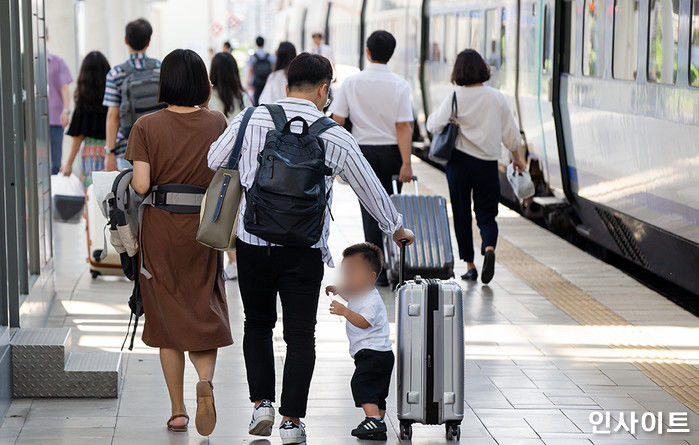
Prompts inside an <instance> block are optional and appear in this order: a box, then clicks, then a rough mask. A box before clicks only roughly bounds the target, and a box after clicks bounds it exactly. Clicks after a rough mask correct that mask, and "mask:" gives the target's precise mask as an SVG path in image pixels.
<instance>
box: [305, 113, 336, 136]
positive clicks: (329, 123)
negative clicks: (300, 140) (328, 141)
mask: <svg viewBox="0 0 699 445" xmlns="http://www.w3.org/2000/svg"><path fill="white" fill-rule="evenodd" d="M336 125H339V124H338V123H337V122H335V121H334V120H332V119H330V118H329V117H327V116H323V117H321V118H319V119H318V120H317V121H315V122H313V124H311V126H310V127H308V132H309V133H310V134H312V135H314V136H320V134H321V133H323V132H324V131H325V130H328V129H329V128H332V127H334V126H336Z"/></svg>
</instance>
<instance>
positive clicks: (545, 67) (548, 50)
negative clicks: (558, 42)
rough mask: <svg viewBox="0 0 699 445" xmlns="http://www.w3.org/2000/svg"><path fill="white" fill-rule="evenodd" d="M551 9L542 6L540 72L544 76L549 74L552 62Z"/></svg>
mask: <svg viewBox="0 0 699 445" xmlns="http://www.w3.org/2000/svg"><path fill="white" fill-rule="evenodd" d="M551 37H552V35H551V8H550V7H549V5H548V4H546V5H544V33H543V42H542V47H543V48H542V49H543V51H542V55H541V64H542V71H543V72H544V74H546V73H550V72H551V64H552V63H553V60H552V59H551V54H552V53H553V48H552V47H551V46H552V45H553V39H552V38H551Z"/></svg>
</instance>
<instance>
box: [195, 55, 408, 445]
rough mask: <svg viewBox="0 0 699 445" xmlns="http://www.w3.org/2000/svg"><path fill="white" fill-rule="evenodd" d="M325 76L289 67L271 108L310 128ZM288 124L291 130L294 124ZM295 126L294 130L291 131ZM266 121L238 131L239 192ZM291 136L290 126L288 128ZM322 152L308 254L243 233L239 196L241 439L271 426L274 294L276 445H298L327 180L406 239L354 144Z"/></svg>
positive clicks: (299, 60)
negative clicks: (315, 228)
mask: <svg viewBox="0 0 699 445" xmlns="http://www.w3.org/2000/svg"><path fill="white" fill-rule="evenodd" d="M331 81H332V68H331V66H330V63H329V61H328V60H327V59H325V58H324V57H321V56H318V55H314V54H308V53H303V54H301V55H299V56H297V57H296V58H295V59H294V60H293V61H292V62H291V65H289V69H288V86H287V95H288V97H287V98H286V99H282V100H280V101H278V102H277V104H278V105H280V106H281V107H282V108H283V109H284V112H285V114H286V118H287V119H292V118H297V117H301V118H302V119H303V120H305V121H306V122H307V123H308V124H312V123H313V122H315V121H316V120H318V119H319V118H322V117H324V116H325V115H324V114H323V113H322V112H321V111H320V110H322V109H323V108H324V107H325V105H326V103H327V102H328V94H329V91H330V90H329V88H330V83H331ZM243 116H244V113H240V114H239V115H238V116H237V117H236V118H235V119H234V120H233V122H232V123H231V124H230V125H229V126H228V128H227V129H226V131H225V132H224V133H223V134H222V135H221V136H220V137H219V138H218V140H217V141H216V142H214V143H213V144H211V148H210V149H209V154H208V164H209V167H210V168H211V169H213V170H216V169H218V168H220V167H221V166H223V165H226V164H227V162H228V158H229V157H230V154H231V151H232V149H233V144H234V141H235V139H236V136H237V134H238V131H239V129H240V125H241V121H242V118H243ZM297 123H298V122H295V123H294V124H297ZM299 126H300V125H299ZM274 128H275V125H274V121H273V119H272V116H271V115H270V113H269V111H268V110H267V109H266V108H265V107H259V108H257V109H256V110H255V111H254V113H253V114H252V116H251V118H250V121H249V123H248V126H247V128H246V130H245V135H244V140H243V145H242V148H241V151H240V158H239V159H240V161H239V165H238V169H239V171H240V182H241V184H242V185H243V187H245V188H246V189H249V188H250V187H251V186H252V185H253V181H254V178H255V174H256V172H257V168H258V160H257V156H258V155H259V153H260V152H261V151H262V148H263V146H264V144H265V137H266V135H267V132H268V131H270V130H272V129H274ZM293 129H294V131H297V130H296V126H294V127H293ZM319 137H320V139H322V141H323V144H324V147H325V165H326V166H327V167H328V168H329V169H330V170H331V171H332V174H330V175H328V176H327V177H326V190H327V193H328V205H327V207H326V209H325V217H324V226H323V234H322V237H321V239H320V241H318V243H316V244H315V245H314V246H312V247H286V246H279V245H275V244H270V243H268V242H267V241H265V240H263V239H261V238H258V237H257V236H255V235H252V234H250V233H249V232H247V231H246V229H245V221H244V218H243V217H242V215H244V214H245V208H246V197H245V195H243V198H242V201H241V204H240V210H239V218H238V225H237V232H236V234H237V236H238V240H237V242H236V247H237V253H238V284H239V287H240V296H241V298H242V301H243V309H244V312H245V324H244V337H243V355H244V357H245V367H246V369H247V378H248V386H249V391H250V401H251V402H253V403H254V404H255V408H254V409H253V415H252V421H251V422H250V426H249V432H250V434H253V435H262V436H269V435H270V434H271V431H272V426H273V424H274V408H273V406H272V403H273V402H274V401H275V376H274V363H275V360H274V347H273V342H272V329H273V328H274V325H275V322H276V320H277V303H276V301H277V294H279V299H280V300H281V306H282V313H283V315H284V317H283V322H284V341H285V342H286V344H287V350H286V359H285V360H284V377H283V382H282V395H281V406H280V408H279V413H280V414H281V415H282V416H283V419H282V424H281V426H280V428H279V433H280V435H281V438H282V443H283V444H292V443H305V441H306V433H305V430H304V426H303V424H302V423H301V421H300V419H301V418H303V417H305V415H306V405H307V403H308V390H309V387H310V384H311V377H312V375H313V367H314V364H315V338H314V335H315V325H316V313H317V311H318V297H319V296H320V284H321V281H322V279H323V273H324V267H323V263H325V264H328V265H330V266H332V257H331V255H330V251H329V249H328V243H327V240H328V236H329V233H330V206H331V202H332V186H333V181H334V177H335V176H340V177H341V178H342V179H344V180H345V181H346V182H347V183H349V185H350V186H351V187H352V190H354V192H355V193H356V194H357V196H358V197H359V201H360V202H361V203H362V205H363V206H364V207H366V208H367V209H368V211H369V213H370V214H371V215H372V216H373V217H374V218H376V219H377V220H378V221H379V224H380V226H381V230H383V231H384V232H385V233H386V234H388V235H390V236H392V237H393V239H394V241H395V242H396V243H398V242H400V240H403V239H405V240H408V242H409V243H411V242H412V241H413V240H414V235H413V233H412V232H411V231H410V230H407V229H405V228H404V227H403V218H402V216H401V215H400V214H399V213H398V211H397V210H396V208H395V207H394V206H393V204H392V203H391V200H390V199H389V198H388V195H387V194H386V192H385V191H384V190H383V187H382V186H381V184H380V183H379V180H378V179H377V178H376V175H374V173H373V172H372V170H371V167H370V166H369V164H368V163H367V161H366V159H365V158H364V156H362V153H361V152H360V150H359V147H358V146H357V143H356V141H355V140H354V138H353V137H352V136H351V135H350V134H349V133H348V132H347V131H346V130H345V129H344V128H342V127H340V126H333V127H331V128H329V129H328V130H327V131H325V132H323V133H322V134H321V135H320V136H319Z"/></svg>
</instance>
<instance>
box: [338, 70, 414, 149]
mask: <svg viewBox="0 0 699 445" xmlns="http://www.w3.org/2000/svg"><path fill="white" fill-rule="evenodd" d="M330 112H331V113H333V114H335V115H337V116H339V117H344V118H347V117H349V118H350V120H351V121H352V136H354V138H355V139H356V140H357V143H358V144H359V145H395V144H397V143H398V133H397V131H396V123H397V122H412V121H413V120H414V119H413V107H412V104H411V102H410V84H408V82H407V81H406V80H405V79H403V78H402V77H400V76H398V75H397V74H394V73H392V72H391V70H389V68H388V66H386V65H384V64H380V63H369V64H368V66H367V67H366V68H364V70H362V71H360V72H359V73H357V74H354V75H352V76H350V77H348V78H347V79H345V81H344V82H343V83H342V87H341V88H340V91H339V92H338V93H337V94H336V97H335V98H334V99H333V103H332V105H331V106H330Z"/></svg>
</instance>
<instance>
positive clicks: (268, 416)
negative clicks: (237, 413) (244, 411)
mask: <svg viewBox="0 0 699 445" xmlns="http://www.w3.org/2000/svg"><path fill="white" fill-rule="evenodd" d="M273 426H274V407H272V402H270V401H269V400H263V401H262V403H260V404H259V405H258V406H257V407H256V408H255V409H254V410H253V411H252V420H251V421H250V427H249V428H248V432H249V433H250V434H252V435H254V436H271V435H272V427H273Z"/></svg>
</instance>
